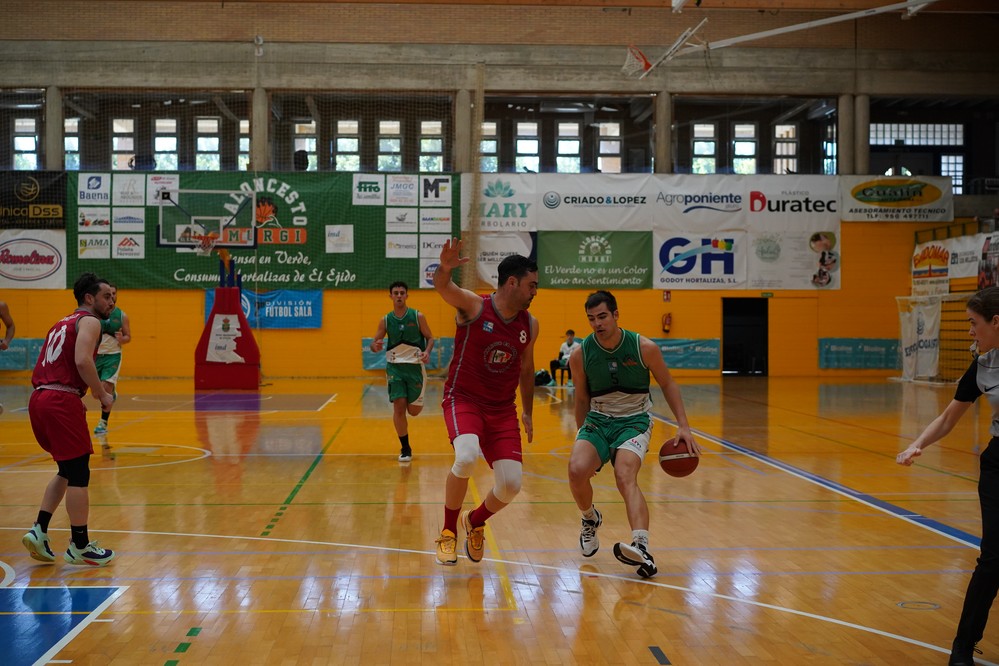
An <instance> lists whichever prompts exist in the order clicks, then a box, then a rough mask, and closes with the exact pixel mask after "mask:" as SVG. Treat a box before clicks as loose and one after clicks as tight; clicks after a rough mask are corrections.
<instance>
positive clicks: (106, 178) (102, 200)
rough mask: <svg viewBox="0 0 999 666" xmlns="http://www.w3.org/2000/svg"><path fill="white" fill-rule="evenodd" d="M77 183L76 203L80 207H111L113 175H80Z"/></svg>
mask: <svg viewBox="0 0 999 666" xmlns="http://www.w3.org/2000/svg"><path fill="white" fill-rule="evenodd" d="M77 183H78V186H77V190H76V203H77V204H78V205H80V206H110V205H111V174H109V173H80V175H79V178H78V180H77Z"/></svg>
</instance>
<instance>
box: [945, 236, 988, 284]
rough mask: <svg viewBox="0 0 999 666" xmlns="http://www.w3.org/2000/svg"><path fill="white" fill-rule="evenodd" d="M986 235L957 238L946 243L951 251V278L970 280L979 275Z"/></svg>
mask: <svg viewBox="0 0 999 666" xmlns="http://www.w3.org/2000/svg"><path fill="white" fill-rule="evenodd" d="M984 243H985V234H975V235H974V236H956V237H954V238H948V239H947V240H946V241H944V246H945V247H946V248H947V249H948V250H949V251H950V271H949V272H950V277H952V278H969V277H975V276H976V275H978V263H979V262H980V261H981V260H982V245H983V244H984Z"/></svg>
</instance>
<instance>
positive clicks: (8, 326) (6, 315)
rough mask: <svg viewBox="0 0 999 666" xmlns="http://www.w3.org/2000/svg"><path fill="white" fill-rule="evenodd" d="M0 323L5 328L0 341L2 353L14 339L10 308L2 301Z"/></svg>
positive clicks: (0, 303)
mask: <svg viewBox="0 0 999 666" xmlns="http://www.w3.org/2000/svg"><path fill="white" fill-rule="evenodd" d="M0 321H2V322H3V325H4V328H5V331H4V335H3V339H2V340H0V351H2V350H4V349H7V348H8V347H10V341H11V340H13V339H14V318H13V317H11V316H10V308H9V307H7V304H6V303H4V302H3V301H0Z"/></svg>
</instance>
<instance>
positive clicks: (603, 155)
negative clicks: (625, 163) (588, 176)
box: [597, 123, 621, 173]
mask: <svg viewBox="0 0 999 666" xmlns="http://www.w3.org/2000/svg"><path fill="white" fill-rule="evenodd" d="M597 171H600V172H602V173H621V123H599V124H598V125H597Z"/></svg>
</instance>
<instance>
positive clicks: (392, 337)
mask: <svg viewBox="0 0 999 666" xmlns="http://www.w3.org/2000/svg"><path fill="white" fill-rule="evenodd" d="M385 335H386V336H387V337H388V343H387V345H386V347H385V360H386V361H387V362H388V363H419V362H420V352H422V351H423V350H425V349H426V348H427V339H426V338H425V337H423V333H421V332H420V320H419V312H418V311H417V310H414V309H413V308H408V309H407V310H406V313H405V314H404V315H402V316H401V317H397V316H395V312H389V313H388V314H387V315H385Z"/></svg>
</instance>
